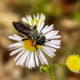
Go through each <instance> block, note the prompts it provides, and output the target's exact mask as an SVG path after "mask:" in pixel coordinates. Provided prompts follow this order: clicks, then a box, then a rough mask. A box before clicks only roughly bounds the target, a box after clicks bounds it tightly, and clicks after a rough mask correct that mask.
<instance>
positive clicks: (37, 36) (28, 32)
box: [13, 21, 45, 45]
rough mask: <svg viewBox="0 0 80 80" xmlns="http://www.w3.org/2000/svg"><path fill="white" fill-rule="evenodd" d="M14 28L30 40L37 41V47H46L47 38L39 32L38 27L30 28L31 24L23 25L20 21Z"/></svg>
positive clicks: (15, 23) (14, 23)
mask: <svg viewBox="0 0 80 80" xmlns="http://www.w3.org/2000/svg"><path fill="white" fill-rule="evenodd" d="M13 26H14V28H15V29H16V30H17V31H18V32H20V33H21V34H23V35H25V36H27V37H28V38H31V39H32V40H36V44H37V45H44V43H45V36H43V35H42V33H38V32H37V27H36V25H35V26H30V25H29V24H23V23H22V22H21V21H18V22H13ZM23 40H26V39H23Z"/></svg>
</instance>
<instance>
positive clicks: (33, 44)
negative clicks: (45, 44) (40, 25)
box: [32, 40, 37, 49]
mask: <svg viewBox="0 0 80 80" xmlns="http://www.w3.org/2000/svg"><path fill="white" fill-rule="evenodd" d="M32 46H34V47H35V48H36V49H37V47H36V44H35V43H34V40H33V41H32Z"/></svg>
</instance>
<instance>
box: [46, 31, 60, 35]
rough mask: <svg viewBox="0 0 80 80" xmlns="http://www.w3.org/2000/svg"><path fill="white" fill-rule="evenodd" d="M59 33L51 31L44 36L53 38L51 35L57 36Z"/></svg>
mask: <svg viewBox="0 0 80 80" xmlns="http://www.w3.org/2000/svg"><path fill="white" fill-rule="evenodd" d="M58 32H59V31H51V32H48V33H47V34H45V36H53V35H56V34H58Z"/></svg>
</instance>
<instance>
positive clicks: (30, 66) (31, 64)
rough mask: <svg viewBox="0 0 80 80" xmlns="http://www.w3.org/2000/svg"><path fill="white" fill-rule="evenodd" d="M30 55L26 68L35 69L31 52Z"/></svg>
mask: <svg viewBox="0 0 80 80" xmlns="http://www.w3.org/2000/svg"><path fill="white" fill-rule="evenodd" d="M30 54H31V55H30V59H29V64H28V68H31V69H32V68H33V67H35V61H34V53H33V52H31V53H30Z"/></svg>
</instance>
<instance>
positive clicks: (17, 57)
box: [14, 50, 25, 61]
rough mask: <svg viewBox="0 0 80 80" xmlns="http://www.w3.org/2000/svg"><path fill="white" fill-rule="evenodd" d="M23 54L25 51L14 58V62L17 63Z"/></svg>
mask: <svg viewBox="0 0 80 80" xmlns="http://www.w3.org/2000/svg"><path fill="white" fill-rule="evenodd" d="M24 52H25V50H23V51H21V52H20V53H19V54H18V55H17V56H16V58H15V59H14V60H15V61H17V60H18V59H19V58H20V57H21V55H22V54H23V53H24Z"/></svg>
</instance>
